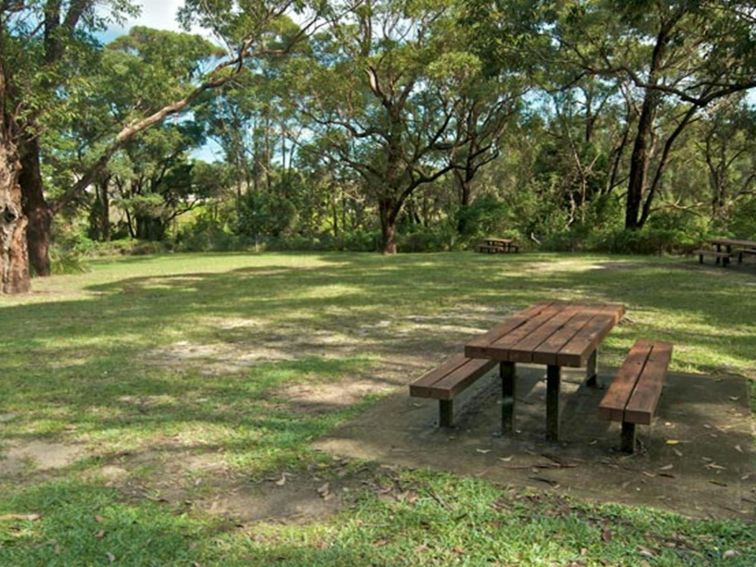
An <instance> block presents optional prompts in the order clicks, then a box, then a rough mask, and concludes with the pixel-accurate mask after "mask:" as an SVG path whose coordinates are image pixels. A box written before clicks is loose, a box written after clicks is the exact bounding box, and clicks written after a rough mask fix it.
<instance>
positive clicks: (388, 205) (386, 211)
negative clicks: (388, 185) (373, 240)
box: [378, 199, 398, 254]
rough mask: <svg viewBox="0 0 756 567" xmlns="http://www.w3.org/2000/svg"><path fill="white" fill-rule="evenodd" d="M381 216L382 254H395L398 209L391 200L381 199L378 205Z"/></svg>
mask: <svg viewBox="0 0 756 567" xmlns="http://www.w3.org/2000/svg"><path fill="white" fill-rule="evenodd" d="M378 210H379V213H380V216H381V245H382V247H383V253H384V254H396V218H397V216H398V208H397V205H396V203H395V202H394V201H393V199H383V200H381V201H380V203H379V204H378Z"/></svg>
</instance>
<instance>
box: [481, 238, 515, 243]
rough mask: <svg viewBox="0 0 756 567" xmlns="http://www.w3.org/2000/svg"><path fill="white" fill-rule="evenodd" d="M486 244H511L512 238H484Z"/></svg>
mask: <svg viewBox="0 0 756 567" xmlns="http://www.w3.org/2000/svg"><path fill="white" fill-rule="evenodd" d="M483 240H484V241H485V242H486V243H488V244H495V243H499V244H511V243H512V239H511V238H484V239H483Z"/></svg>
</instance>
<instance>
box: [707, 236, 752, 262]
mask: <svg viewBox="0 0 756 567" xmlns="http://www.w3.org/2000/svg"><path fill="white" fill-rule="evenodd" d="M709 243H710V244H711V248H708V249H707V248H702V249H700V250H696V251H695V253H696V254H698V261H699V263H700V264H703V263H704V262H703V259H704V256H713V257H714V261H715V263H716V264H720V263H721V264H722V267H726V266H727V265H728V264H729V263H730V260H731V259H732V257H733V256H737V258H738V264H740V263H742V262H743V256H744V255H745V254H756V241H753V240H738V239H732V238H712V239H711V240H710V241H709Z"/></svg>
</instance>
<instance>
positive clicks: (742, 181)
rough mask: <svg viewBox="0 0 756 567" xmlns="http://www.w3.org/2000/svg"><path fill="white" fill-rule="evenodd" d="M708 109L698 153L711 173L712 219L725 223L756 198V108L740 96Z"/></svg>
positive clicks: (700, 128)
mask: <svg viewBox="0 0 756 567" xmlns="http://www.w3.org/2000/svg"><path fill="white" fill-rule="evenodd" d="M708 110H710V111H709V112H706V113H705V115H704V117H703V120H701V122H700V124H699V130H700V136H699V137H700V140H699V142H698V150H699V153H700V155H701V157H702V159H703V161H704V163H705V164H706V170H707V172H708V180H709V188H710V203H711V217H712V219H714V220H717V221H722V220H725V219H726V218H727V217H728V214H729V213H730V212H731V210H732V208H733V207H737V206H738V205H739V202H740V201H742V200H745V199H746V198H748V197H751V198H753V196H754V195H756V108H754V107H753V106H752V105H749V104H748V103H747V101H746V100H745V97H738V98H734V99H733V100H727V101H723V102H722V104H718V105H713V108H711V109H708Z"/></svg>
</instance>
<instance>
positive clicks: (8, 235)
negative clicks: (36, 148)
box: [0, 118, 31, 293]
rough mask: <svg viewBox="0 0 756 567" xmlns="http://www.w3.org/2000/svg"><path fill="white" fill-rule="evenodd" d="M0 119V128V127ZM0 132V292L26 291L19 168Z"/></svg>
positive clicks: (26, 258)
mask: <svg viewBox="0 0 756 567" xmlns="http://www.w3.org/2000/svg"><path fill="white" fill-rule="evenodd" d="M1 120H2V119H1V118H0V126H2V121H1ZM6 136H7V133H6V132H4V131H3V129H0V292H2V293H25V292H27V291H29V289H30V287H31V285H30V278H29V255H28V252H27V248H26V227H27V223H28V221H27V219H26V216H24V213H23V207H22V204H21V186H20V185H19V184H18V176H19V170H20V168H21V164H20V162H19V160H18V156H17V154H16V151H15V147H14V146H13V144H12V143H11V142H10V141H9V140H8V139H7V138H6Z"/></svg>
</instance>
